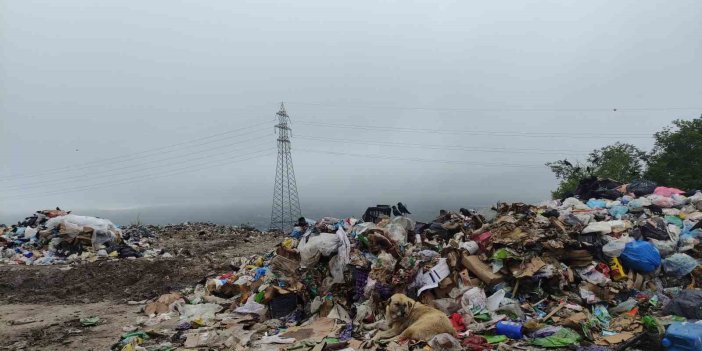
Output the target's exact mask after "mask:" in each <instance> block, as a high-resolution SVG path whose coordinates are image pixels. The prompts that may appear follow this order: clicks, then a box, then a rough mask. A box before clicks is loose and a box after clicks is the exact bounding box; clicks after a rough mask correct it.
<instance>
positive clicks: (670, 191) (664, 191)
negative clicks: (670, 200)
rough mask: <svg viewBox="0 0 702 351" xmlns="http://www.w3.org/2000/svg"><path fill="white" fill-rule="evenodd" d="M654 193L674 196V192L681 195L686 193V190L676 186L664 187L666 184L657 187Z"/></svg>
mask: <svg viewBox="0 0 702 351" xmlns="http://www.w3.org/2000/svg"><path fill="white" fill-rule="evenodd" d="M653 193H654V194H656V195H660V196H665V197H671V196H673V194H678V195H681V194H684V193H685V192H684V191H682V190H680V189H676V188H668V187H664V186H659V187H657V188H656V190H654V191H653Z"/></svg>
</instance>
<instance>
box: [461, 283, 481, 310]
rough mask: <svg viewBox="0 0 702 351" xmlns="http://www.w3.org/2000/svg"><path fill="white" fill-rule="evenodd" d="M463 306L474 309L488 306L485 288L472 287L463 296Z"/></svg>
mask: <svg viewBox="0 0 702 351" xmlns="http://www.w3.org/2000/svg"><path fill="white" fill-rule="evenodd" d="M461 305H462V306H463V308H467V309H472V308H474V307H479V308H484V307H486V306H487V297H486V296H485V290H483V289H482V288H479V287H474V288H470V289H469V290H468V291H466V292H465V293H463V296H462V297H461Z"/></svg>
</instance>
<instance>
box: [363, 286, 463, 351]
mask: <svg viewBox="0 0 702 351" xmlns="http://www.w3.org/2000/svg"><path fill="white" fill-rule="evenodd" d="M385 321H386V322H387V324H388V326H389V329H387V330H383V331H380V332H378V334H376V335H375V336H374V337H373V340H382V339H390V338H393V337H396V336H398V335H399V336H400V337H403V338H407V339H411V340H423V341H429V340H430V339H431V338H433V337H434V336H435V335H437V334H441V333H448V334H451V335H453V336H456V330H455V329H453V326H452V325H451V322H450V321H449V319H448V317H446V315H445V314H444V313H443V312H441V311H439V310H437V309H435V308H432V307H429V306H427V305H425V304H423V303H421V302H417V301H414V300H412V299H410V298H409V297H407V296H406V295H404V294H395V295H392V297H391V298H390V303H389V304H388V306H387V307H386V308H385Z"/></svg>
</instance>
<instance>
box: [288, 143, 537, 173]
mask: <svg viewBox="0 0 702 351" xmlns="http://www.w3.org/2000/svg"><path fill="white" fill-rule="evenodd" d="M296 150H301V151H305V152H313V153H323V154H331V155H342V156H354V157H363V158H377V159H382V160H400V161H414V162H436V163H447V164H465V165H473V166H497V167H528V168H541V167H543V166H539V165H526V164H514V163H490V162H473V161H458V160H434V159H426V158H415V157H395V156H384V155H364V154H351V153H346V152H334V151H319V150H309V149H300V148H297V149H296Z"/></svg>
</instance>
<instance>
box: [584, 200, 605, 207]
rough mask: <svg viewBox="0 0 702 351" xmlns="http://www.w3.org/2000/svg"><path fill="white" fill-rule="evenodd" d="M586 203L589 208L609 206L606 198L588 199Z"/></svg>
mask: <svg viewBox="0 0 702 351" xmlns="http://www.w3.org/2000/svg"><path fill="white" fill-rule="evenodd" d="M586 205H587V207H589V208H605V207H607V203H606V202H605V200H597V199H590V200H587V204H586Z"/></svg>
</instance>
